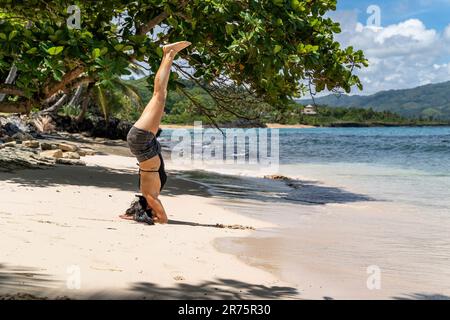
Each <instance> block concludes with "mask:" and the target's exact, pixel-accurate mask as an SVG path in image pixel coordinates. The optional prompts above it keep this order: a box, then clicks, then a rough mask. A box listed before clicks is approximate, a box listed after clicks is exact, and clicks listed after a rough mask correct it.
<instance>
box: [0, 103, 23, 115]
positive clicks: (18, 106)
mask: <svg viewBox="0 0 450 320" xmlns="http://www.w3.org/2000/svg"><path fill="white" fill-rule="evenodd" d="M28 111H29V108H28V103H27V102H10V101H6V102H0V112H2V113H28Z"/></svg>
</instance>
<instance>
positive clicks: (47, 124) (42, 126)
mask: <svg viewBox="0 0 450 320" xmlns="http://www.w3.org/2000/svg"><path fill="white" fill-rule="evenodd" d="M32 123H33V125H34V126H35V128H36V129H37V131H38V132H41V133H48V132H53V131H55V125H54V124H53V120H52V118H51V117H49V116H38V117H37V118H36V119H33V120H32Z"/></svg>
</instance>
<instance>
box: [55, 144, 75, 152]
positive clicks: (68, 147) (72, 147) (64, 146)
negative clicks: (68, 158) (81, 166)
mask: <svg viewBox="0 0 450 320" xmlns="http://www.w3.org/2000/svg"><path fill="white" fill-rule="evenodd" d="M58 148H59V149H61V150H62V151H70V152H75V151H77V150H78V147H77V146H76V145H73V144H69V143H60V144H58Z"/></svg>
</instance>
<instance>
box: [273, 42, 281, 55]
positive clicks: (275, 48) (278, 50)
mask: <svg viewBox="0 0 450 320" xmlns="http://www.w3.org/2000/svg"><path fill="white" fill-rule="evenodd" d="M281 49H282V47H281V46H280V45H278V44H277V45H276V46H275V47H274V48H273V53H274V54H277V53H278V52H280V51H281Z"/></svg>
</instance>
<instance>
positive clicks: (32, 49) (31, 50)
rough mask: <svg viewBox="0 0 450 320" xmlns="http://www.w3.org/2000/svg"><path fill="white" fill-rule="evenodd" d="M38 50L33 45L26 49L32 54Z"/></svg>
mask: <svg viewBox="0 0 450 320" xmlns="http://www.w3.org/2000/svg"><path fill="white" fill-rule="evenodd" d="M37 51H38V48H36V47H34V48H31V49H30V50H28V51H27V53H28V54H34V53H36V52H37Z"/></svg>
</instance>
